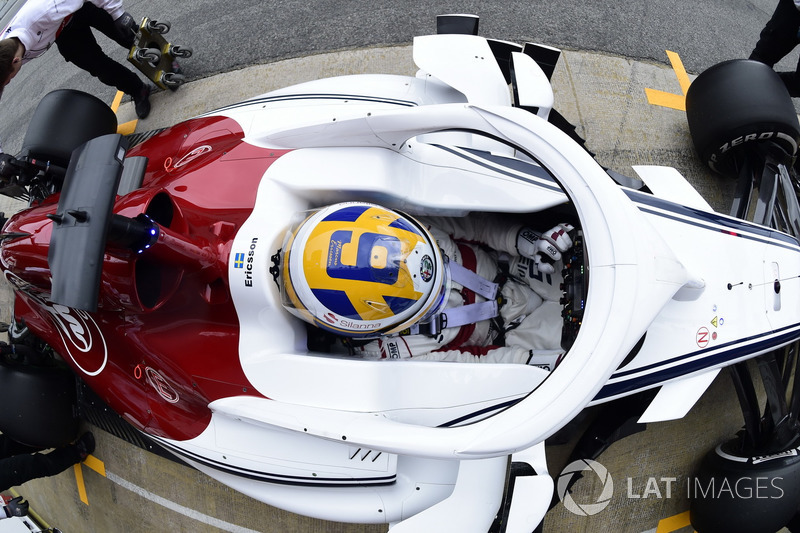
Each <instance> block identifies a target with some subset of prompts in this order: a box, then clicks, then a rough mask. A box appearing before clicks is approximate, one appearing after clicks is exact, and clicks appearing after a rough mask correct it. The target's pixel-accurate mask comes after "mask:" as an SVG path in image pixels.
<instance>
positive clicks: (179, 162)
mask: <svg viewBox="0 0 800 533" xmlns="http://www.w3.org/2000/svg"><path fill="white" fill-rule="evenodd" d="M243 137H244V133H243V131H242V129H241V127H240V126H239V124H238V123H237V122H236V121H234V120H232V119H229V118H224V117H207V118H199V119H194V120H191V121H188V122H185V123H182V124H179V125H177V126H175V127H173V128H170V129H168V130H165V131H163V132H161V133H159V134H157V135H155V136H154V137H152V138H151V139H149V140H147V141H145V142H144V143H142V144H140V145H138V146H136V147H134V148H133V149H131V150H130V151H129V153H128V156H146V157H148V159H149V161H148V164H147V170H146V172H145V176H144V181H143V185H142V187H141V188H140V189H137V190H135V191H133V192H131V193H129V194H127V195H125V196H124V197H119V196H118V197H117V199H116V203H115V206H114V209H113V211H114V212H115V213H117V214H121V215H125V216H128V217H136V216H137V215H139V214H141V213H146V214H148V216H150V217H151V218H152V219H153V220H155V221H156V222H157V223H158V224H159V225H160V226H161V227H162V228H163V229H164V231H163V232H162V235H161V237H160V238H159V242H158V243H157V245H154V246H153V248H152V249H148V250H145V251H144V252H143V253H141V254H136V253H134V252H131V251H126V250H113V249H110V248H107V250H106V254H105V256H104V262H103V274H102V282H101V290H100V302H99V308H98V311H97V312H95V313H88V312H84V311H78V310H75V309H70V308H67V307H64V306H59V305H54V304H53V303H52V302H50V301H49V293H50V271H49V267H48V262H47V254H48V249H49V242H50V235H51V231H52V222H51V220H50V219H48V218H47V217H46V216H47V215H48V214H53V213H55V212H56V208H57V202H58V197H57V195H54V196H53V197H51V198H48V199H47V201H45V202H44V203H43V204H42V205H39V206H37V207H34V208H31V209H28V210H25V211H22V212H21V213H19V214H17V215H16V216H14V217H13V218H12V219H11V220H10V221H9V223H8V224H7V225H6V227H5V232H6V233H23V234H27V236H25V237H20V238H17V239H15V240H9V241H8V242H6V243H5V244H4V246H3V248H2V253H1V254H0V261H2V266H3V268H4V270H5V273H6V277H7V278H8V279H9V280H10V281H11V282H12V284H14V285H15V286H16V287H17V289H18V290H17V293H16V294H17V296H16V302H15V317H16V319H17V320H18V321H24V322H25V323H26V324H27V325H28V327H29V328H30V329H31V331H33V332H34V333H35V334H36V335H37V336H39V337H41V338H42V339H43V340H44V341H45V342H47V343H48V344H49V345H51V346H52V347H53V348H54V349H55V350H56V351H57V352H58V353H59V354H60V355H61V356H62V357H63V358H64V360H65V361H67V362H68V363H69V364H70V365H71V366H72V367H73V368H74V370H75V372H76V373H77V374H78V375H79V376H80V377H81V378H82V379H84V380H85V381H86V382H87V383H88V384H89V386H90V387H91V388H92V389H93V390H94V391H95V392H96V393H98V394H99V395H100V397H101V398H102V399H103V400H104V401H106V402H107V403H108V404H109V405H110V406H111V407H112V408H113V409H114V410H115V411H116V412H117V413H119V414H120V415H122V416H123V417H125V418H126V419H127V420H128V421H130V422H131V423H133V424H134V425H135V426H136V427H138V428H140V429H143V430H146V431H147V432H148V433H151V434H154V435H158V436H163V437H168V438H172V439H176V440H185V439H189V438H192V437H195V436H197V435H198V434H199V433H200V432H202V431H203V430H204V429H205V428H206V427H207V425H208V422H209V419H210V416H211V414H210V411H209V409H208V407H207V406H208V403H209V402H211V401H213V400H215V399H218V398H222V397H226V396H234V395H242V394H252V395H259V393H258V392H257V391H256V390H255V389H254V387H253V386H252V384H251V383H250V382H249V381H248V380H247V378H246V377H245V375H244V373H243V372H242V369H241V365H240V363H239V346H238V344H239V322H238V319H237V315H236V310H235V308H234V305H233V302H232V300H231V298H230V291H229V289H228V275H227V272H228V261H229V256H230V249H231V246H232V240H233V238H234V236H235V235H236V232H237V231H238V230H239V228H240V227H241V225H242V224H243V223H244V221H245V220H246V219H247V217H248V216H249V215H250V214H251V212H252V210H253V207H254V205H255V199H256V192H257V189H258V185H259V183H260V181H261V178H262V176H263V175H264V172H265V171H266V170H267V168H268V167H269V166H270V165H271V164H272V163H273V162H274V161H275V160H276V159H277V158H278V157H280V156H281V155H283V154H284V153H285V151H276V150H266V149H262V148H258V147H255V146H253V145H250V144H247V143H244V142H242V138H243ZM75 263H76V268H80V267H79V266H78V265H79V264H80V261H79V259H78V258H76V262H75Z"/></svg>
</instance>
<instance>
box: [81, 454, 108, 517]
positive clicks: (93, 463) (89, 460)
mask: <svg viewBox="0 0 800 533" xmlns="http://www.w3.org/2000/svg"><path fill="white" fill-rule="evenodd" d="M81 464H85V465H86V466H87V467H88V468H90V469H92V470H94V471H95V472H97V473H98V474H100V475H101V476H103V477H106V465H105V463H103V461H101V460H100V459H98V458H97V457H95V456H94V455H88V456H86V459H84V461H83V463H78V464H76V465H75V466H74V468H75V482H76V483H77V484H78V496H80V498H81V501H82V502H83V503H85V504H86V505H89V497H88V496H86V483H84V481H83V468H81Z"/></svg>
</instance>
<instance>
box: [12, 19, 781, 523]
mask: <svg viewBox="0 0 800 533" xmlns="http://www.w3.org/2000/svg"><path fill="white" fill-rule="evenodd" d="M131 9H133V7H131ZM451 11H452V10H451ZM458 11H462V12H463V11H468V10H467V9H459V10H458ZM765 11H769V10H765ZM439 12H443V11H439ZM767 16H768V14H767ZM761 17H762V18H761V20H762V23H763V21H764V20H766V18H765V16H764V12H761ZM428 26H432V23H431V24H429V25H428ZM751 29H753V31H754V33H753V34H752V35H751V36H749V37H748V38H747V40H748V42H750V41H753V39H754V36H757V33H758V29H759V25H758V24H757V23H753V24H752V28H751ZM430 31H431V28H428V27H427V26H426V28H425V29H424V30H423V31H421V33H428V32H430ZM481 33H482V34H485V35H491V34H490V33H489V32H488V30H486V31H482V32H481ZM409 39H410V37H409ZM539 41H540V42H544V43H545V44H555V43H553V42H552V41H547V40H539ZM187 44H190V43H187ZM191 44H193V43H191ZM749 46H750V45H749V44H748V45H747V46H744V47H742V48H743V49H745V48H746V49H747V51H749ZM674 48H675V47H673V46H666V47H665V49H674ZM654 55H658V54H654ZM742 55H746V52H742V54H740V55H739V56H738V57H741V56H742ZM48 60H49V61H51V62H55V61H61V58H60V56H59V55H58V54H57V53H55V52H50V53H49V54H47V55H46V56H45V57H44V58H41V59H39V60H37V61H48ZM683 60H684V62H685V63H686V64H692V63H691V58H687V57H683ZM191 61H192V60H188V61H187V62H186V67H187V70H189V71H190V69H191V68H192V67H191V65H192V63H191ZM61 62H62V63H63V61H61ZM32 65H35V63H34V64H32ZM27 68H31V67H27ZM37 68H38V67H37ZM415 70H416V69H415V67H414V65H413V62H412V60H411V49H410V46H408V44H407V43H406V44H398V45H395V46H384V47H371V48H364V49H358V50H344V51H336V52H330V53H323V54H314V55H309V56H303V57H295V58H291V59H284V60H280V61H275V62H270V63H264V64H257V65H251V66H248V67H247V68H242V69H239V70H235V71H231V72H222V73H215V74H214V75H209V76H202V77H197V78H194V79H193V80H192V81H191V82H190V83H188V84H187V85H186V86H184V87H182V88H181V89H180V90H178V91H177V92H175V93H172V92H159V93H157V94H154V96H153V98H152V101H153V112H152V114H151V116H150V117H149V118H147V119H146V120H143V121H139V122H138V123H137V124H136V131H148V130H152V129H157V128H161V127H165V126H169V125H171V124H174V123H175V122H178V121H180V120H183V119H185V118H190V117H192V116H195V115H198V114H200V113H203V112H206V111H209V110H211V109H214V108H217V107H221V106H224V105H226V104H229V103H233V102H237V101H240V100H242V99H244V98H247V97H251V96H255V95H258V94H260V93H263V92H267V91H269V90H272V89H276V88H280V87H284V86H286V85H290V84H293V83H298V82H302V81H306V80H311V79H317V78H320V77H325V76H331V75H339V74H351V73H362V72H380V73H394V74H407V75H412V74H413V73H414V72H415ZM23 73H25V70H23ZM21 75H22V74H21ZM29 76H30V78H29V79H30V80H31V81H25V82H24V83H22V84H20V85H18V86H17V87H14V86H13V85H12V86H9V88H8V90H7V94H6V96H4V98H3V102H2V104H0V122H2V121H3V114H5V112H6V110H8V106H9V105H10V104H11V102H12V101H13V99H12V98H11V95H12V93H11V90H12V87H13V89H14V90H16V91H17V93H14V94H19V92H20V91H23V90H25V89H24V88H26V87H27V88H30V87H32V85H31V84H32V83H34V82H33V81H32V80H33V78H35V77H36V76H34V75H33V74H31V75H29ZM689 76H690V78H692V77H693V73H692V71H691V70H690V75H689ZM78 80H79V81H80V83H77V81H78ZM17 81H19V80H15V82H14V83H16V82H17ZM553 84H554V90H555V101H556V108H557V109H558V110H559V111H560V112H561V113H562V114H564V115H565V116H566V117H567V118H568V119H569V120H570V121H571V122H572V123H573V124H576V125H577V126H578V133H580V134H581V135H582V136H584V138H586V139H587V145H588V146H589V148H590V149H591V150H592V151H594V152H595V153H596V154H597V159H598V160H599V161H600V163H601V164H603V165H605V166H607V167H609V168H612V169H614V170H616V171H618V172H621V173H623V174H625V175H633V171H632V170H631V168H630V167H631V165H639V164H657V165H668V166H673V167H675V168H677V169H678V170H679V171H680V172H681V173H682V174H683V175H684V176H686V177H687V178H688V179H689V180H690V181H691V182H692V183H693V184H694V185H695V186H696V187H697V188H698V190H699V191H700V192H701V194H702V195H703V196H704V197H706V199H708V200H709V202H710V203H711V205H712V206H714V207H715V208H716V209H718V210H720V211H723V212H727V206H728V204H729V201H730V196H731V193H730V187H729V185H730V184H729V183H728V182H726V181H725V180H723V179H721V178H719V177H716V176H713V175H711V174H710V173H709V172H708V171H707V170H706V169H705V168H704V167H703V166H702V165H700V164H699V162H698V161H697V158H696V156H695V154H694V153H693V150H692V147H691V142H690V139H689V135H688V129H687V126H686V121H685V116H684V113H683V112H682V111H680V110H677V109H673V108H670V107H663V106H660V105H653V104H651V103H649V102H648V101H647V98H646V94H645V89H646V88H649V89H655V90H657V91H663V92H664V93H670V94H674V95H681V94H682V89H681V87H680V84H679V82H678V78H677V76H676V72H675V71H674V70H673V69H672V67H671V66H670V65H669V64H667V63H666V53H665V52H664V56H663V61H662V62H658V61H654V60H646V59H631V58H630V57H629V56H620V55H618V54H610V53H604V52H598V51H585V50H574V49H569V48H566V49H565V52H564V55H563V57H562V60H561V62H560V64H559V66H558V68H557V70H556V73H555V75H554V79H553ZM56 85H58V84H56ZM66 85H67V86H69V85H75V86H76V87H75V88H81V87H83V88H84V89H85V90H87V91H90V92H94V91H91V90H90V87H92V85H91V80H89V81H88V82H87V81H86V77H85V76H84V77H79V78H76V77H74V76H73V77H70V78H69V80H68V83H66ZM96 94H98V95H100V96H101V97H103V98H106V99H107V101H109V103H110V102H111V101H112V99H113V94H110V93H108V92H107V91H106V90H105V89H104V88H102V89H99V90H98V91H97V92H96ZM38 97H39V92H38V91H36V92H32V93H30V94H29V95H28V98H29V99H31V100H34V101H36V100H37V98H38ZM118 115H119V121H120V122H121V123H123V122H126V121H129V120H133V119H134V113H133V109H132V106H131V104H130V103H123V104H122V105H121V106H120V109H119V111H118ZM24 123H26V122H24ZM3 128H5V132H9V131H10V130H9V129H8V125H7V124H4V125H3ZM3 128H0V136H2V135H3ZM19 129H20V131H23V130H24V128H19ZM9 138H14V136H13V135H10V136H9V137H5V139H9ZM16 139H18V140H21V134H19V132H17V135H16ZM18 140H11V141H7V144H6V146H7V149H8V151H9V152H12V153H13V150H14V149H15V148H14V143H15V142H18ZM18 146H19V145H17V147H16V148H18ZM20 207H21V206H20V205H19V204H18V203H14V202H10V201H7V199H5V197H2V203H0V209H2V210H5V211H6V212H7V213H10V212H13V211H15V210H16V209H19V208H20ZM5 289H6V290H5V291H4V292H3V295H2V299H1V300H0V308H2V312H3V314H0V319H3V318H6V317H7V316H8V313H9V312H10V309H11V299H10V294H9V292H8V290H7V287H5ZM740 425H741V415H740V414H739V411H738V406H737V403H736V398H735V393H734V390H733V387H732V385H731V383H730V381H729V379H728V378H727V375H726V374H725V373H724V372H723V373H722V374H721V376H720V377H719V378H718V379H717V381H716V382H715V383H714V385H712V388H711V389H710V390H709V391H708V392H707V393H706V394H705V396H704V397H703V399H701V401H700V403H699V404H698V405H697V406H695V408H694V409H693V410H692V411H691V412H690V413H689V415H688V416H687V417H686V418H684V419H682V420H679V421H675V422H669V423H662V424H653V425H651V426H650V428H649V429H648V431H646V432H645V433H641V434H638V435H634V436H632V437H628V438H627V439H625V440H623V441H620V442H618V443H616V444H614V445H613V446H612V447H611V448H610V449H609V450H608V451H607V452H605V453H604V454H603V455H601V456H600V458H599V459H598V460H599V461H600V462H601V463H602V464H603V465H604V466H606V468H607V469H608V471H609V473H610V474H611V476H612V478H613V480H614V482H615V484H616V485H615V490H614V496H613V498H612V500H611V502H610V505H609V506H608V507H607V508H606V509H605V510H604V511H602V512H600V513H598V514H596V515H594V516H577V515H574V514H572V513H571V512H569V511H567V510H566V508H565V507H564V506H563V505H560V504H559V505H557V506H556V507H555V508H554V509H553V511H551V512H550V513H549V514H548V517H547V519H546V523H545V531H546V532H547V533H553V532H575V531H602V530H608V531H615V532H622V533H626V532H630V533H641V532H644V531H647V532H654V531H655V530H656V527H658V525H659V522H660V521H661V520H664V519H669V517H673V518H672V519H671V520H672V521H671V522H669V523H670V524H672V526H669V528H667V526H666V525H664V524H667V522H664V523H663V524H662V527H663V529H662V530H663V531H685V530H686V529H682V528H681V527H682V526H685V525H686V524H685V523H684V522H685V518H684V515H683V514H682V513H684V512H685V511H686V510H687V509H688V503H687V499H686V494H685V491H683V490H681V489H682V487H684V486H685V485H686V480H688V479H690V476H691V473H692V472H693V470H694V468H695V465H696V463H697V461H698V460H699V458H700V457H701V456H702V454H703V453H705V452H706V451H707V450H710V449H711V448H712V447H713V446H714V445H716V444H717V443H719V442H721V441H722V440H725V439H726V438H728V437H730V436H731V435H732V434H733V433H734V432H735V431H736V430H737V429H738V428H739V427H740ZM95 431H96V434H97V437H98V447H97V451H96V453H95V456H96V458H97V459H98V461H100V462H101V463H92V466H93V467H94V468H91V467H89V466H87V465H83V466H81V467H80V469H77V470H67V471H66V472H64V473H62V474H60V475H58V476H55V477H52V478H46V479H42V480H36V481H33V482H29V483H26V484H24V485H23V486H22V487H19V488H18V489H17V490H18V491H19V492H20V493H21V494H23V495H24V496H26V497H27V498H28V499H29V500H30V501H31V504H32V506H33V507H34V508H35V509H37V511H38V513H39V514H40V515H42V516H43V517H44V518H45V519H46V520H47V521H48V522H49V523H50V524H51V525H54V526H58V527H60V528H61V529H62V530H63V531H65V533H71V532H83V531H98V532H100V531H103V532H110V533H113V532H118V531H119V532H131V531H193V532H205V531H208V532H212V531H213V532H216V531H242V532H250V531H258V532H276V533H277V532H281V533H286V532H298V533H300V532H309V531H315V532H319V531H326V532H342V533H355V532H370V533H372V532H378V531H386V527H385V526H364V525H352V524H334V523H328V522H322V521H318V520H314V519H309V518H305V517H299V516H296V515H292V514H290V513H287V512H284V511H280V510H277V509H274V508H271V507H270V506H267V505H265V504H262V503H260V502H256V501H255V500H252V499H250V498H248V497H246V496H243V495H242V494H239V493H237V492H235V491H233V490H231V489H229V488H227V487H225V486H224V485H221V484H219V483H217V482H216V481H214V480H212V479H210V478H208V477H206V476H205V475H203V474H201V473H199V472H197V471H195V470H192V469H189V468H186V467H183V466H180V465H177V464H176V463H173V462H170V461H167V460H164V459H162V458H159V457H157V456H154V455H152V454H149V453H147V452H144V451H142V450H140V449H138V448H135V447H132V446H130V445H127V444H126V443H124V442H123V441H121V440H119V439H117V438H116V437H113V436H111V435H109V434H107V433H105V432H103V431H102V430H95ZM569 449H570V446H569V445H568V444H565V445H558V444H553V445H551V446H550V447H549V449H548V453H549V458H550V459H549V460H550V470H551V474H552V475H554V476H557V475H558V473H559V472H560V471H561V469H562V468H563V466H564V462H565V460H566V454H567V453H568V452H569ZM99 464H102V466H103V468H102V469H101V468H99ZM101 471H102V473H101ZM651 479H653V480H655V481H656V483H657V485H656V488H657V489H658V493H655V492H654V491H653V486H652V484H650V480H651ZM672 479H674V481H669V480H672ZM664 480H667V481H664ZM667 487H669V488H670V489H671V491H670V493H669V495H668V494H667V490H668V489H667ZM79 489H83V490H84V491H85V492H84V493H83V494H84V496H85V500H86V502H88V503H85V502H84V501H82V499H81V497H82V493H81V491H80V490H79ZM575 490H576V492H574V493H573V497H574V498H575V500H576V501H583V502H592V503H593V502H594V501H595V500H596V498H597V496H598V495H599V494H600V491H599V490H598V487H597V484H596V483H591V482H589V481H587V482H586V483H579V484H576V488H575ZM662 530H660V531H662Z"/></svg>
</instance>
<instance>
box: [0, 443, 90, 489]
mask: <svg viewBox="0 0 800 533" xmlns="http://www.w3.org/2000/svg"><path fill="white" fill-rule="evenodd" d="M93 451H94V436H93V435H92V434H91V433H84V434H83V435H81V437H80V438H79V439H78V440H77V441H76V442H75V444H70V445H68V446H63V447H61V448H58V449H56V450H53V451H52V452H49V453H32V454H31V453H23V454H22V455H14V456H12V457H6V458H4V459H0V490H7V489H9V488H10V487H16V486H18V485H21V484H23V483H25V482H27V481H30V480H32V479H37V478H41V477H47V476H54V475H56V474H59V473H61V472H63V471H64V470H66V469H67V468H69V467H70V466H72V465H74V464H76V463H79V462H80V461H82V460H84V459H86V457H87V456H88V455H89V454H90V453H92V452H93Z"/></svg>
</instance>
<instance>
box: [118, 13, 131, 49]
mask: <svg viewBox="0 0 800 533" xmlns="http://www.w3.org/2000/svg"><path fill="white" fill-rule="evenodd" d="M114 29H115V30H116V32H117V35H118V36H119V40H120V44H123V45H124V46H127V47H129V48H130V47H131V46H133V41H134V39H135V38H136V21H134V20H133V15H131V14H130V13H128V12H127V11H126V12H125V13H123V14H122V16H120V17H119V18H118V19H117V20H115V21H114Z"/></svg>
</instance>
